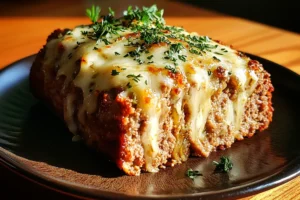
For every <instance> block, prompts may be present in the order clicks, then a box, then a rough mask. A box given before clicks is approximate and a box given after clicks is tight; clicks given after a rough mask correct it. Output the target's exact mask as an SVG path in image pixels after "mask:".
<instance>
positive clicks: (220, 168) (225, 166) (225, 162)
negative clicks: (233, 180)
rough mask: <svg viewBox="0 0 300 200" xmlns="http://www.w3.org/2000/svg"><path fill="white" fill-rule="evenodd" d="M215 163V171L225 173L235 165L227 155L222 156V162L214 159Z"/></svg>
mask: <svg viewBox="0 0 300 200" xmlns="http://www.w3.org/2000/svg"><path fill="white" fill-rule="evenodd" d="M213 163H214V164H215V165H216V168H215V172H223V173H224V172H225V173H226V172H229V171H230V170H231V169H232V167H233V164H232V162H231V161H230V159H229V158H228V157H225V156H222V157H221V158H220V162H217V161H213Z"/></svg>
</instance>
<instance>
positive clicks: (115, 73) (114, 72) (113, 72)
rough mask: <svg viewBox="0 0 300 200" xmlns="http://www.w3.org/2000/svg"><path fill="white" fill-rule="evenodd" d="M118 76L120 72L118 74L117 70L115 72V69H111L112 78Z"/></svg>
mask: <svg viewBox="0 0 300 200" xmlns="http://www.w3.org/2000/svg"><path fill="white" fill-rule="evenodd" d="M119 74H120V72H118V71H117V70H115V69H113V70H112V71H111V75H112V76H117V75H119Z"/></svg>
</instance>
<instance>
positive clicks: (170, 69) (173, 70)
mask: <svg viewBox="0 0 300 200" xmlns="http://www.w3.org/2000/svg"><path fill="white" fill-rule="evenodd" d="M165 69H167V70H169V71H170V72H172V73H174V74H175V73H176V72H177V71H176V68H175V67H172V66H171V65H166V66H165Z"/></svg>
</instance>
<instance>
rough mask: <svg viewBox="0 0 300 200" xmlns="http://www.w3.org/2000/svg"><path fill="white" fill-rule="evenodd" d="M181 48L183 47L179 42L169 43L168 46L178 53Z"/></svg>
mask: <svg viewBox="0 0 300 200" xmlns="http://www.w3.org/2000/svg"><path fill="white" fill-rule="evenodd" d="M182 49H184V47H183V45H182V44H181V43H175V44H171V46H170V51H172V52H173V53H179V52H180V51H181V50H182Z"/></svg>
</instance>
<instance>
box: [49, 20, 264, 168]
mask: <svg viewBox="0 0 300 200" xmlns="http://www.w3.org/2000/svg"><path fill="white" fill-rule="evenodd" d="M83 31H92V30H91V28H90V27H89V26H80V27H76V28H75V29H74V30H73V31H72V35H64V36H62V37H60V38H58V39H55V40H51V41H50V42H48V43H47V45H46V50H47V51H46V56H45V65H58V66H59V69H58V73H57V78H58V77H59V76H61V75H64V76H66V81H65V85H67V84H69V83H70V82H71V81H73V83H74V85H75V86H77V87H79V88H81V89H82V91H83V106H82V107H80V108H79V121H80V122H81V123H84V121H83V120H84V119H83V118H80V115H82V116H83V114H84V113H93V112H95V110H96V108H97V106H96V103H97V98H96V95H94V91H104V90H106V91H107V90H109V89H111V88H124V92H122V93H121V94H120V95H121V96H122V97H124V98H129V96H130V95H132V94H134V96H135V98H136V99H135V100H134V101H135V103H137V107H138V108H141V110H142V111H141V112H142V114H143V115H144V116H146V117H147V119H148V120H147V122H146V129H145V132H144V133H143V134H142V136H141V139H142V145H143V148H144V152H145V155H144V158H145V161H146V164H145V165H146V166H145V168H146V170H147V171H149V172H155V171H158V168H157V166H155V165H154V164H153V162H154V159H155V158H156V156H157V155H158V154H159V151H160V148H159V144H158V135H159V133H160V132H161V130H160V128H159V123H160V122H159V119H160V116H161V115H162V112H164V108H163V107H162V106H163V105H162V101H161V98H162V96H163V95H164V94H163V91H162V86H164V87H167V88H178V89H180V91H181V92H179V93H178V94H176V95H174V96H173V98H172V99H171V107H172V113H173V114H172V118H173V123H174V124H173V126H178V127H181V131H180V133H181V132H184V131H187V132H188V133H189V136H188V137H189V139H190V140H191V142H192V143H194V144H195V145H196V146H197V145H198V146H199V148H201V143H202V142H203V141H205V140H207V139H206V137H205V131H204V129H205V123H206V121H207V117H208V114H209V112H210V109H211V97H212V95H213V94H215V92H217V91H218V90H219V89H220V86H219V84H218V83H219V80H218V78H217V77H216V76H215V75H214V74H213V72H214V71H215V70H216V68H217V67H219V66H221V67H222V68H223V69H225V76H226V77H228V76H235V77H236V78H237V80H238V83H239V87H238V94H237V98H236V100H234V101H229V103H228V104H227V111H226V119H225V120H224V123H226V124H228V125H230V126H232V127H233V129H234V130H235V131H236V132H238V130H239V129H240V126H241V122H242V116H243V112H244V107H245V103H246V101H247V99H248V97H249V96H250V95H251V94H252V92H253V90H254V88H255V86H256V83H257V79H258V78H257V76H256V75H255V73H254V72H251V71H250V70H249V69H248V68H247V63H248V61H249V58H247V57H240V56H238V55H237V51H235V50H232V49H231V48H229V47H228V46H224V45H221V44H219V43H216V42H215V41H213V40H209V41H207V44H209V45H215V46H216V48H215V49H213V50H211V51H207V52H206V53H203V54H202V55H196V54H193V53H191V52H189V50H188V49H187V48H184V49H182V50H181V51H180V55H183V56H186V61H182V60H180V59H178V60H177V65H176V70H177V74H176V75H175V74H172V73H171V72H170V71H169V70H168V69H166V68H165V67H166V66H167V65H173V64H174V63H173V61H171V60H170V59H165V58H164V57H165V52H166V51H168V50H169V46H168V45H164V44H158V45H153V46H152V47H151V48H149V52H143V53H141V55H140V60H142V61H144V63H142V64H139V63H138V62H137V60H134V59H133V58H132V57H131V56H127V57H126V56H125V55H127V54H128V53H129V52H131V51H133V50H134V49H135V47H132V46H128V45H127V44H128V40H127V38H126V37H127V36H128V35H129V34H132V33H133V32H132V31H131V30H130V29H127V30H125V31H123V32H120V33H119V35H110V38H109V41H110V42H111V44H107V45H106V44H105V43H104V42H100V43H99V44H97V42H96V40H93V39H90V38H89V37H87V36H84V35H83V34H82V32H83ZM183 34H185V35H188V34H190V33H188V32H185V31H184V32H183ZM190 35H196V33H191V34H190ZM135 40H136V41H137V42H139V41H140V38H139V37H137V38H135ZM182 44H183V46H185V47H186V46H187V45H188V44H187V43H186V42H184V41H182ZM59 46H63V47H64V51H63V52H62V53H60V51H59V48H58V47H59ZM215 52H218V53H219V54H220V53H222V55H219V54H216V53H215ZM151 55H152V56H153V57H152V58H151V59H149V56H151ZM176 55H178V53H175V56H176ZM216 58H217V59H216ZM149 61H153V63H148V62H149ZM76 65H80V71H79V73H78V75H77V76H76V77H75V78H74V79H73V76H74V74H73V73H74V70H75V69H76ZM113 70H115V71H117V72H118V74H117V75H112V71H113ZM210 72H212V73H210ZM230 73H231V74H230ZM130 75H135V76H139V77H138V80H134V78H133V77H130ZM249 83H251V85H250V87H248V86H249ZM129 86H131V87H129ZM72 100H73V97H72V96H68V97H67V98H66V99H65V101H66V102H65V103H66V104H67V106H66V109H65V111H64V115H65V121H66V122H67V124H68V126H69V129H70V131H71V132H73V133H74V134H76V131H77V128H76V125H75V123H74V122H73V120H72V119H73V116H72V115H73V113H74V108H73V106H72ZM185 104H186V105H187V106H188V108H189V111H190V117H189V119H190V120H188V121H186V122H185V124H184V125H183V124H180V123H182V122H183V119H182V116H184V112H183V105H185ZM237 137H238V136H237ZM186 139H187V138H184V137H182V135H181V134H178V135H177V144H176V145H175V148H174V152H173V158H174V159H177V160H180V159H183V160H185V159H186V158H183V156H184V152H182V151H183V150H182V149H181V144H182V143H184V142H187V141H186ZM210 148H211V149H212V148H213V147H210Z"/></svg>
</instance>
